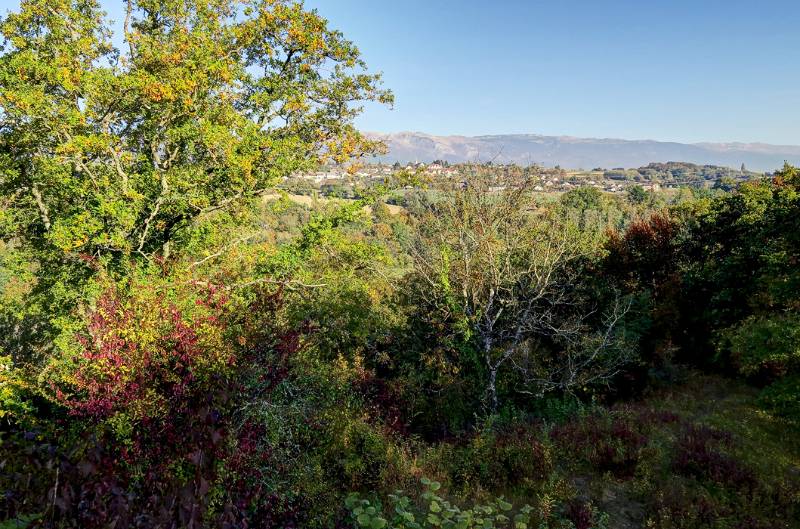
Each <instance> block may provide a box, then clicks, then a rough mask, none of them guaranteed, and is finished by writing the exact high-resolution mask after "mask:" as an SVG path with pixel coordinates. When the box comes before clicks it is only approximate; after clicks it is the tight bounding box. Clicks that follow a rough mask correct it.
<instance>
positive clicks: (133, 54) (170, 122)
mask: <svg viewBox="0 0 800 529" xmlns="http://www.w3.org/2000/svg"><path fill="white" fill-rule="evenodd" d="M125 6H126V15H125V20H124V35H123V41H124V45H123V47H122V49H121V50H117V49H115V48H114V47H113V45H112V42H111V30H110V25H109V22H108V20H107V19H106V16H105V14H104V13H103V12H102V11H101V9H100V6H99V2H98V0H55V1H54V0H23V1H22V3H21V6H20V10H19V11H18V12H16V13H12V14H10V15H8V16H7V17H6V18H5V19H3V20H2V21H0V33H2V37H3V47H2V55H1V56H0V197H2V200H3V203H2V206H3V208H4V215H3V219H2V222H0V230H2V232H1V233H0V237H2V239H3V240H6V241H14V244H15V245H16V248H17V249H18V250H19V251H20V252H24V253H25V255H26V257H25V259H26V260H27V261H29V262H33V263H35V266H36V267H37V273H36V284H35V288H37V289H38V294H39V297H38V298H37V296H36V292H33V293H32V294H31V296H30V300H29V301H27V302H26V303H27V304H28V305H29V306H30V305H31V304H33V303H34V302H35V300H36V299H39V300H40V301H41V302H42V303H43V304H44V306H45V307H46V308H45V309H43V310H40V311H39V312H40V313H41V314H44V315H45V316H44V317H45V318H47V317H49V318H51V319H53V318H55V316H56V315H57V314H59V312H61V311H69V310H72V309H73V308H74V305H75V303H76V300H77V299H78V296H77V295H75V294H70V292H73V293H74V291H75V289H76V288H77V286H79V285H81V284H85V280H86V279H87V278H91V277H92V276H93V275H94V274H95V272H96V271H97V270H98V269H100V268H111V269H115V270H117V271H118V272H121V273H124V269H125V268H126V267H128V266H129V265H130V264H131V263H134V264H136V263H146V264H150V263H160V262H162V261H164V260H169V259H171V258H175V257H176V253H177V252H179V251H180V250H183V249H185V248H187V247H189V246H190V245H194V247H195V248H197V247H201V248H202V247H203V245H204V244H208V243H209V241H210V240H213V239H214V234H215V233H217V232H218V231H219V224H220V223H219V222H218V221H219V220H220V219H222V218H225V219H227V220H231V221H233V222H236V221H237V218H239V217H240V213H241V211H242V209H241V206H242V205H243V204H245V203H246V202H247V201H248V200H249V199H251V198H252V197H255V196H257V195H259V194H261V193H263V192H264V191H265V190H267V189H268V188H270V186H273V185H274V184H275V183H276V182H277V181H278V180H279V179H280V178H282V177H284V176H288V175H290V174H292V173H295V172H297V171H304V170H309V169H311V168H313V167H314V166H316V165H318V164H319V163H321V162H325V161H328V160H332V161H334V162H345V161H347V160H348V159H350V158H351V157H353V156H360V155H362V154H369V153H374V152H375V151H377V150H379V148H380V145H379V144H378V143H376V142H372V141H369V140H367V139H365V138H364V137H363V136H362V135H361V134H359V133H358V131H357V130H356V129H355V128H354V126H353V118H354V117H355V116H356V115H357V114H358V113H359V111H360V108H361V107H360V106H359V102H361V101H379V102H383V103H390V102H391V100H392V95H391V93H390V92H388V91H385V90H383V89H382V88H381V87H380V77H379V76H378V75H375V74H370V73H368V72H367V71H366V69H365V68H366V67H365V65H364V63H363V61H362V60H361V58H360V56H359V51H358V49H357V48H356V47H355V46H354V45H353V44H352V43H351V42H349V41H347V40H346V39H345V38H344V37H343V36H342V34H341V33H340V32H338V31H335V30H332V29H330V28H328V25H327V22H326V20H325V19H323V18H322V17H321V16H319V15H318V14H317V13H316V12H315V11H308V10H306V9H304V8H303V5H302V3H299V2H296V1H294V0H127V1H126V3H125ZM222 215H224V217H222ZM212 219H213V220H214V221H215V223H214V225H212V224H211V223H210V222H208V221H209V220H212ZM228 242H229V241H228ZM59 304H60V306H59ZM29 312H30V311H29ZM35 334H41V333H38V332H37V333H35Z"/></svg>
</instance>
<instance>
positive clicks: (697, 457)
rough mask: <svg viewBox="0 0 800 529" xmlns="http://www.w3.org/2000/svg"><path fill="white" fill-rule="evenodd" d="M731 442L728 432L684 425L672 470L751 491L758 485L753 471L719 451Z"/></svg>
mask: <svg viewBox="0 0 800 529" xmlns="http://www.w3.org/2000/svg"><path fill="white" fill-rule="evenodd" d="M731 443H732V437H731V434H730V433H728V432H724V431H720V430H715V429H712V428H709V427H707V426H696V425H690V426H687V427H686V428H685V429H684V432H683V435H682V437H681V438H680V439H679V440H678V443H677V450H676V454H675V459H674V462H673V468H674V469H675V471H676V472H678V473H679V474H682V475H684V476H691V477H695V478H697V479H700V480H706V481H712V482H715V483H719V484H722V485H726V486H729V487H732V488H734V489H740V490H741V489H745V490H750V491H752V490H753V489H754V488H755V486H756V485H757V480H756V476H755V474H754V473H753V471H752V470H750V469H749V468H747V467H745V466H743V465H742V464H741V463H740V462H739V461H737V460H736V459H735V458H733V457H731V456H730V455H728V454H726V453H724V452H722V451H720V450H719V448H720V447H725V446H730V445H731Z"/></svg>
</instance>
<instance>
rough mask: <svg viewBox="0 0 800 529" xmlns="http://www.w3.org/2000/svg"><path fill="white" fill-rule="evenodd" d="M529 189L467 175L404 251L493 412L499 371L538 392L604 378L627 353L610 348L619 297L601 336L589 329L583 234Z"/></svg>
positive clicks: (586, 238)
mask: <svg viewBox="0 0 800 529" xmlns="http://www.w3.org/2000/svg"><path fill="white" fill-rule="evenodd" d="M531 186H532V181H530V180H525V181H520V182H506V185H505V186H504V190H503V191H499V192H493V191H491V187H490V182H489V180H488V178H485V177H480V176H475V175H471V176H468V177H467V180H466V182H465V185H464V189H463V190H459V189H455V190H453V191H451V192H450V193H448V194H447V196H446V197H444V199H442V200H441V201H438V202H435V203H433V204H430V205H429V206H428V208H427V210H426V211H425V212H423V213H422V215H421V216H420V218H419V219H418V226H417V228H418V233H417V238H416V240H415V242H414V244H413V246H412V248H411V253H412V256H413V258H414V264H415V270H414V274H415V276H416V278H417V280H418V283H419V287H418V288H419V290H420V292H421V296H422V297H423V298H424V299H426V302H427V306H428V307H430V308H432V309H433V310H435V311H437V312H438V313H440V314H441V315H443V316H444V319H445V320H446V321H448V322H449V325H450V327H451V331H452V332H453V333H455V334H458V335H459V336H460V337H461V338H462V339H463V340H464V341H465V342H467V343H471V344H473V346H474V348H475V349H476V350H477V351H479V354H480V356H481V358H482V362H483V364H484V366H485V370H486V383H485V387H486V398H487V401H488V409H489V410H490V411H491V412H495V411H496V410H497V409H498V405H499V398H498V375H499V374H500V373H501V369H505V368H506V367H510V368H511V370H513V371H514V372H515V373H516V374H517V375H518V376H519V377H520V378H521V383H520V387H519V388H517V391H519V392H520V393H525V394H530V395H533V396H541V395H543V394H544V393H546V392H548V391H553V390H561V391H571V390H572V389H573V388H574V387H576V386H578V385H585V384H589V383H592V382H594V381H598V380H603V379H606V378H607V377H609V376H610V375H611V374H612V373H613V372H614V371H615V369H616V367H617V366H619V365H620V364H621V362H623V361H624V358H625V355H624V353H623V352H621V350H619V349H616V348H615V341H616V336H615V331H616V326H617V323H618V322H619V321H620V320H621V318H622V317H623V316H624V314H625V312H626V311H627V305H626V304H625V303H623V302H621V301H620V300H619V299H616V300H615V301H614V302H613V303H612V306H611V307H610V308H609V310H608V311H607V313H606V314H605V315H604V317H602V318H600V320H601V321H599V322H598V323H599V326H600V327H601V331H600V332H599V333H593V332H592V329H591V326H590V325H589V319H590V316H591V315H592V314H594V313H595V310H596V307H591V303H587V300H586V298H585V297H583V296H582V294H581V292H580V290H581V289H580V286H579V283H580V273H581V266H580V263H581V261H582V260H583V259H585V258H586V257H587V256H588V255H589V253H590V251H591V243H592V241H593V239H592V237H591V235H590V234H588V233H586V232H585V231H583V230H580V229H579V228H578V227H577V223H576V221H575V219H573V218H571V216H569V215H565V214H564V212H563V211H559V210H550V211H547V210H544V211H543V210H539V209H537V207H536V204H535V202H534V197H533V194H532V193H531V191H532V189H531ZM426 310H427V309H426ZM537 339H541V340H543V341H545V342H547V343H548V344H549V345H551V346H552V348H551V353H552V354H549V355H548V354H546V353H544V352H542V351H541V350H537V348H536V344H535V342H536V340H537Z"/></svg>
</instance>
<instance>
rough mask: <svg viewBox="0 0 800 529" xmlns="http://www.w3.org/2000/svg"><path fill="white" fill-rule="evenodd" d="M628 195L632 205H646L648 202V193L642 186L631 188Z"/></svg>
mask: <svg viewBox="0 0 800 529" xmlns="http://www.w3.org/2000/svg"><path fill="white" fill-rule="evenodd" d="M626 194H627V197H628V202H630V203H631V204H644V202H645V201H646V200H647V191H645V190H644V188H643V187H642V186H640V185H633V186H630V187H629V188H628V190H627V193H626Z"/></svg>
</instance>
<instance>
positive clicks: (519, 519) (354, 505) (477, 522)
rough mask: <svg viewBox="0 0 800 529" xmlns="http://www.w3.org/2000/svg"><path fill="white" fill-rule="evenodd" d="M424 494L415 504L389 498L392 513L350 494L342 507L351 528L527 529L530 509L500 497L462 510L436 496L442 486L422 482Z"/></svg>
mask: <svg viewBox="0 0 800 529" xmlns="http://www.w3.org/2000/svg"><path fill="white" fill-rule="evenodd" d="M422 483H423V484H424V485H425V489H426V490H425V492H423V493H422V494H421V496H420V499H421V502H420V504H419V505H417V504H416V503H415V502H413V501H412V500H411V499H410V498H409V497H408V496H404V495H402V493H401V492H398V493H397V494H393V495H390V496H389V499H390V501H391V503H392V507H393V508H392V512H391V513H385V512H384V511H383V508H382V506H381V504H380V502H370V501H369V500H367V499H363V498H361V497H359V496H358V495H357V494H351V495H350V496H348V497H347V500H346V502H345V505H346V506H347V508H348V510H349V511H350V513H351V515H352V518H353V521H354V522H355V523H354V526H356V527H361V528H364V529H383V528H384V527H389V528H391V529H426V528H430V529H433V528H437V529H438V528H441V529H473V528H474V529H478V528H481V529H500V528H512V529H527V528H528V527H529V524H530V523H531V520H532V518H534V517H533V516H532V513H533V509H532V508H531V507H530V506H528V505H525V506H524V507H521V508H519V509H514V506H513V505H512V504H511V503H509V502H507V501H505V500H504V499H503V498H502V497H500V498H497V499H495V500H493V501H490V502H488V503H485V504H479V505H474V506H472V507H470V508H462V507H459V506H458V505H455V504H453V503H450V502H449V501H447V500H446V499H445V498H443V497H442V496H439V495H437V494H436V493H437V492H438V491H439V489H440V487H441V485H440V484H439V483H438V482H436V481H430V480H428V479H426V478H423V479H422Z"/></svg>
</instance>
